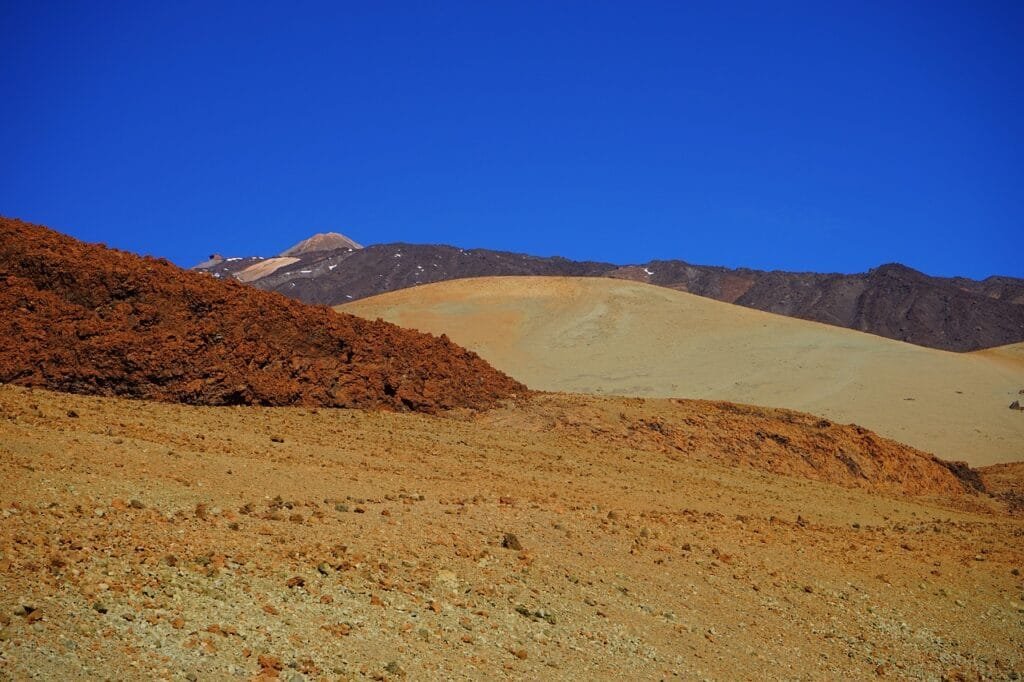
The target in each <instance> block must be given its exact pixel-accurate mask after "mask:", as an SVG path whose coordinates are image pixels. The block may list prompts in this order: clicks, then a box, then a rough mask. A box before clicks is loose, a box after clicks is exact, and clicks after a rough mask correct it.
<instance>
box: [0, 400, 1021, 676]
mask: <svg viewBox="0 0 1024 682" xmlns="http://www.w3.org/2000/svg"><path fill="white" fill-rule="evenodd" d="M757 432H760V433H761V436H760V437H758V436H757ZM823 438H824V439H825V440H820V439H823ZM826 442H827V443H831V444H832V446H833V447H837V448H839V450H838V451H839V452H845V453H846V454H847V457H848V462H849V465H844V466H838V467H836V466H832V463H830V462H829V461H828V460H829V459H834V458H828V457H820V458H817V459H816V458H814V457H811V458H807V457H805V456H804V455H802V454H801V449H802V448H805V447H811V444H812V443H826ZM820 454H821V455H824V454H826V453H825V452H821V453H820ZM872 462H874V463H875V464H876V465H879V466H878V467H877V468H875V467H871V466H870V464H871V463H872ZM835 463H836V464H838V462H835ZM885 463H888V464H891V465H892V466H893V467H894V468H893V469H892V470H891V471H889V472H885V471H884V467H882V466H881V465H882V464H885ZM766 467H769V468H771V469H773V470H774V471H777V472H781V473H772V472H771V471H769V469H768V468H766ZM858 469H860V470H861V473H860V475H857V474H856V473H855V472H856V471H857V470H858ZM829 472H830V473H829ZM888 474H893V475H894V476H893V477H892V478H890V477H889V475H888ZM814 476H817V477H821V478H822V479H823V480H811V478H809V477H814ZM0 480H2V481H3V485H2V487H0V510H2V515H3V524H2V526H0V529H2V530H0V578H2V580H3V590H2V592H0V677H3V678H6V679H26V678H30V677H36V678H40V679H66V680H73V679H83V680H85V679H89V680H91V679H116V680H121V679H168V680H172V679H173V680H181V679H186V678H187V679H252V678H260V679H274V678H279V679H285V680H306V679H310V680H313V679H316V680H319V679H332V680H333V679H401V678H403V677H408V678H409V679H437V678H448V679H484V678H490V679H493V678H501V679H566V680H569V679H610V678H618V679H675V678H679V679H723V680H724V679H765V678H772V679H822V680H825V679H855V678H857V679H863V678H874V677H876V676H879V677H882V678H890V677H891V678H897V679H898V678H913V679H938V678H940V677H945V678H946V679H976V678H984V679H1015V678H1012V677H1010V676H1011V674H1019V673H1020V672H1024V639H1022V632H1024V630H1022V626H1024V594H1022V592H1024V578H1022V577H1021V575H1020V570H1021V569H1022V568H1024V520H1022V519H1021V517H1020V516H1011V515H1008V514H1007V506H1006V505H1005V504H1004V503H1003V502H1001V501H999V500H995V499H993V498H991V497H989V496H987V495H984V494H977V493H974V492H972V489H971V487H970V486H969V485H965V484H964V483H963V482H961V481H960V480H959V479H958V478H957V477H956V476H954V475H952V473H951V472H950V471H948V470H947V469H946V468H945V467H942V466H940V465H939V464H937V463H935V461H934V460H932V459H931V458H930V457H929V456H927V455H923V454H921V453H916V452H915V451H912V450H909V449H907V448H903V447H902V446H898V445H896V444H893V443H890V442H888V441H884V440H882V439H877V438H874V437H872V436H870V434H868V433H866V432H859V431H857V430H856V429H853V428H851V427H840V426H837V425H833V424H828V423H827V422H826V423H821V422H820V420H818V419H817V418H813V417H803V416H801V415H796V414H793V413H787V412H782V411H772V410H758V409H754V408H742V407H738V406H730V405H727V404H714V403H701V402H691V401H669V400H642V399H623V398H596V397H582V396H567V395H542V396H537V397H534V398H530V399H529V400H528V401H525V402H521V403H519V404H517V405H513V404H509V405H507V406H505V407H502V408H498V409H496V410H493V411H489V412H486V413H472V412H468V411H463V412H458V413H449V414H447V415H445V416H430V415H418V414H396V413H389V412H366V411H358V410H331V409H320V410H316V409H308V408H256V407H190V406H180V405H171V404H160V403H152V402H144V401H129V400H123V399H118V398H98V397H87V396H73V395H67V394H58V393H51V392H48V391H42V390H32V389H25V388H20V387H13V386H6V387H0ZM851 486H857V487H851Z"/></svg>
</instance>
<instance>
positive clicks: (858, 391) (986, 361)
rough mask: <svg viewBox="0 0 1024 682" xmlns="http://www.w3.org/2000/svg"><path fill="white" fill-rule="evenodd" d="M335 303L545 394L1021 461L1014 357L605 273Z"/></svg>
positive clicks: (434, 288) (461, 284)
mask: <svg viewBox="0 0 1024 682" xmlns="http://www.w3.org/2000/svg"><path fill="white" fill-rule="evenodd" d="M338 309H339V310H343V311H345V312H349V313H354V314H357V315H361V316H363V317H369V318H375V317H382V318H384V319H386V320H388V321H391V322H395V323H397V324H399V325H402V326H405V327H413V328H416V329H420V330H423V331H429V332H432V333H435V334H441V333H445V334H447V335H448V336H449V337H451V339H452V340H453V341H455V342H457V343H459V344H462V345H464V346H466V347H468V348H471V349H473V350H475V351H477V352H478V353H479V354H480V355H481V356H483V357H484V358H485V359H487V360H488V361H490V362H491V363H492V364H494V365H495V366H496V367H498V368H500V369H502V370H504V371H506V372H508V373H509V374H511V375H513V376H514V377H516V378H517V379H520V380H522V381H524V382H526V383H527V384H528V385H529V386H530V387H532V388H536V389H542V390H555V391H573V392H583V393H604V394H619V395H638V396H652V397H655V396H656V397H670V396H678V397H698V398H711V399H721V400H731V401H736V402H743V403H754V404H759V405H767V406H775V407H787V408H792V409H797V410H802V411H806V412H812V413H815V414H819V415H822V416H825V417H828V418H830V419H832V420H835V421H839V422H844V423H849V422H852V423H857V424H861V425H863V426H866V427H868V428H871V429H873V430H876V431H878V432H880V433H882V434H884V435H887V436H890V437H892V438H896V439H898V440H900V441H903V442H905V443H908V444H911V445H914V446H916V447H919V448H921V449H924V450H928V451H931V452H934V453H936V454H938V455H939V456H941V457H944V458H947V459H956V460H964V461H967V462H969V463H971V464H972V465H976V466H980V465H985V464H992V463H997V462H1008V461H1015V460H1024V413H1022V412H1018V411H1015V410H1010V409H1008V406H1009V404H1010V402H1011V401H1012V400H1014V399H1015V398H1016V397H1017V393H1018V391H1019V390H1021V389H1024V363H1018V362H1016V361H1015V360H1014V359H1013V358H1014V357H1016V356H1015V355H1014V353H1013V351H1012V350H1009V351H1004V352H1002V353H987V354H986V353H973V354H956V353H948V352H944V351H938V350H932V349H928V348H922V347H919V346H913V345H910V344H906V343H900V342H898V341H891V340H889V339H884V338H881V337H877V336H872V335H869V334H863V333H860V332H855V331H851V330H847V329H841V328H838V327H831V326H828V325H823V324H817V323H814V322H807V321H803V320H795V319H792V318H787V317H782V316H779V315H772V314H770V313H763V312H760V311H756V310H750V309H747V308H742V307H740V306H735V305H729V304H726V303H720V302H718V301H713V300H710V299H707V298H702V297H699V296H694V295H691V294H686V293H682V292H677V291H673V290H669V289H665V288H661V287H655V286H650V285H646V284H639V283H634V282H625V281H618V280H609V279H596V278H595V279H589V278H587V279H573V278H549V277H500V278H497V277H496V278H479V279H466V280H457V281H451V282H442V283H439V284H432V285H427V286H421V287H415V288H412V289H405V290H402V291H397V292H391V293H388V294H384V295H381V296H375V297H373V298H369V299H364V300H361V301H357V302H354V303H351V304H347V305H344V306H339V307H338ZM1008 357H1009V358H1010V359H1007V358H1008Z"/></svg>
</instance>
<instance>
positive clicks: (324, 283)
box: [204, 244, 1024, 351]
mask: <svg viewBox="0 0 1024 682" xmlns="http://www.w3.org/2000/svg"><path fill="white" fill-rule="evenodd" d="M259 262H260V259H254V258H246V259H236V260H228V261H222V262H221V263H219V264H217V265H215V266H213V267H206V268H204V269H206V270H207V271H209V272H212V273H214V274H215V275H216V276H219V277H229V276H232V275H234V276H240V273H241V272H242V271H243V270H244V269H245V268H248V267H251V266H253V264H256V263H259ZM250 272H252V271H250ZM495 275H551V276H563V277H569V276H572V277H616V278H622V279H631V280H637V281H642V282H648V283H650V284H656V285H659V286H665V287H669V288H672V289H678V290H681V291H688V292H690V293H694V294H698V295H700V296H707V297H709V298H714V299H717V300H720V301H726V302H728V303H735V304H737V305H742V306H746V307H748V308H755V309H758V310H764V311H767V312H772V313H777V314H780V315H787V316H790V317H799V318H802V319H807V320H814V321H817V322H824V323H826V324H832V325H836V326H840V327H847V328H850V329H857V330H859V331H864V332H868V333H871V334H877V335H879V336H885V337H887V338H892V339H898V340H901V341H907V342H909V343H914V344H917V345H920V346H928V347H931V348H939V349H943V350H952V351H971V350H978V349H981V348H988V347H992V346H1000V345H1005V344H1009V343H1017V342H1019V341H1024V280H1020V279H1015V278H1012V277H989V278H988V279H985V280H982V281H975V280H970V279H965V278H941V277H931V276H928V275H925V274H923V273H921V272H918V271H916V270H913V269H911V268H908V267H905V266H902V265H895V264H894V265H884V266H881V267H879V268H876V269H874V270H871V271H869V272H866V273H860V274H853V275H844V274H821V273H806V272H781V271H771V272H766V271H761V270H749V269H743V268H741V269H735V270H734V269H729V268H724V267H716V266H706V265H692V264H690V263H686V262H684V261H679V260H656V261H651V262H649V263H646V264H644V265H631V266H618V265H613V264H610V263H598V262H577V261H571V260H566V259H564V258H540V257H536V256H528V255H524V254H516V253H508V252H501V251H489V250H487V249H459V248H456V247H451V246H434V245H422V244H378V245H375V246H369V247H366V248H365V249H361V250H347V249H341V250H336V251H328V252H317V253H311V254H306V255H303V256H302V257H301V258H300V259H299V260H298V261H297V262H294V263H282V264H281V265H280V267H277V268H276V269H274V270H273V271H272V272H270V274H268V275H265V276H262V277H259V278H256V279H254V280H253V281H252V283H253V284H255V285H256V286H257V287H259V288H262V289H268V290H272V291H278V292H281V293H283V294H285V295H287V296H290V297H292V298H296V299H299V300H301V301H306V302H308V303H321V304H325V305H337V304H339V303H345V302H348V301H353V300H357V299H360V298H365V297H367V296H373V295H376V294H380V293H384V292H386V291H393V290H395V289H402V288H406V287H411V286H416V285H418V284H427V283H430V282H439V281H444V280H450V279H461V278H465V277H482V276H495Z"/></svg>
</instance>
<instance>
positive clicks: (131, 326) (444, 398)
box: [0, 218, 526, 412]
mask: <svg viewBox="0 0 1024 682" xmlns="http://www.w3.org/2000/svg"><path fill="white" fill-rule="evenodd" d="M0 310H2V311H3V315H2V316H0V339H2V340H3V343H0V381H2V382H7V383H14V384H20V385H25V386H40V387H46V388H52V389H56V390H62V391H69V392H73V393H87V394H98V395H120V396H128V397H133V398H147V399H151V400H162V401H171V402H184V403H192V404H200V405H225V404H226V405H232V404H244V405H250V404H255V405H312V406H333V407H361V408H366V407H387V408H392V409H408V410H417V411H424V412H430V411H435V410H438V409H448V408H452V407H469V408H481V407H488V406H491V405H494V404H495V403H496V402H497V401H498V400H500V399H503V398H507V397H509V396H511V395H515V394H518V393H521V392H523V391H525V390H526V389H525V387H524V386H523V385H522V384H520V383H519V382H517V381H515V380H513V379H511V378H509V377H507V376H505V375H504V374H502V373H500V372H498V371H496V370H494V369H493V368H492V367H490V366H489V365H488V364H487V363H486V362H484V361H483V360H481V359H480V358H479V357H478V356H477V355H476V354H475V353H472V352H469V351H466V350H465V349H463V348H460V347H458V346H456V345H455V344H453V343H452V342H450V341H449V340H448V339H447V338H440V339H439V338H435V337H433V336H430V335H427V334H422V333H417V332H413V331H409V330H406V329H400V328H398V327H395V326H394V325H391V324H387V323H385V322H380V321H367V320H362V319H359V318H356V317H353V316H351V315H344V314H337V313H335V312H333V311H331V310H330V309H328V308H323V307H319V308H318V307H313V306H307V305H303V304H301V303H298V302H297V301H294V300H291V299H288V298H286V297H284V296H281V295H280V294H274V293H270V292H264V291H259V290H257V289H254V288H252V287H247V286H244V285H242V284H239V283H237V282H234V281H221V280H218V279H216V278H214V277H212V276H209V275H205V274H200V273H195V272H186V271H184V270H181V269H180V268H177V267H175V266H174V265H172V264H171V263H168V262H167V261H164V260H158V259H152V258H140V257H139V256H136V255H134V254H130V253H125V252H121V251H115V250H113V249H108V248H106V247H104V246H102V245H97V244H83V243H82V242H79V241H77V240H75V239H72V238H71V237H67V236H65V235H62V234H59V233H57V232H54V231H52V230H49V229H47V228H45V227H41V226H39V225H32V224H29V223H25V222H21V221H19V220H11V219H6V218H0Z"/></svg>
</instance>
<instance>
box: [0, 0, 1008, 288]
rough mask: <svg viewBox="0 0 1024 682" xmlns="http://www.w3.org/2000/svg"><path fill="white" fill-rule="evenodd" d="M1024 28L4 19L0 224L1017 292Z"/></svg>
mask: <svg viewBox="0 0 1024 682" xmlns="http://www.w3.org/2000/svg"><path fill="white" fill-rule="evenodd" d="M1021 36H1024V3H1022V2H1018V1H1011V2H983V1H978V0H975V1H966V0H965V1H964V2H955V3H948V2H920V3H914V2H865V1H864V0H856V1H855V2H842V1H837V2H819V1H815V2H806V3H792V2H784V1H781V2H767V1H763V2H751V3H725V2H693V3H690V2H667V3H652V2H637V3H627V2H621V1H619V2H600V1H587V2H579V3H569V2H546V1H545V2H536V3H533V2H508V3H492V2H476V1H474V2H465V3H461V2H422V3H388V2H360V3H344V2H332V3H322V4H321V3H307V2H287V3H285V2H279V3H259V2H255V3H249V2H238V3H211V2H190V1H185V2H161V3H157V2H145V1H143V2H130V3H123V4H122V3H116V2H67V3H49V2H45V1H42V0H34V1H31V2H25V1H19V2H11V1H10V0H0V44H2V45H3V51H2V56H0V87H2V91H3V93H4V104H3V106H2V109H0V149H2V150H3V155H2V158H3V161H2V164H0V214H3V215H8V216H16V217H20V218H23V219H26V220H30V221H33V222H39V223H43V224H47V225H50V226H52V227H54V228H57V229H59V230H62V231H65V232H68V233H70V234H72V235H74V236H76V237H79V238H83V239H86V240H89V241H102V242H106V243H107V244H110V245H112V246H117V247H120V248H125V249H130V250H133V251H138V252H144V253H151V254H156V255H163V256H166V257H168V258H170V259H171V260H173V261H175V262H177V263H179V264H182V265H192V264H194V263H196V262H198V261H200V260H202V259H203V258H204V257H205V256H206V255H207V254H208V253H210V252H212V251H219V252H223V253H225V254H234V255H242V254H250V253H254V252H255V253H262V254H272V253H275V252H277V251H280V250H281V249H283V248H284V247H286V246H288V245H290V244H291V243H293V242H295V241H298V240H299V239H301V238H304V237H306V236H308V235H309V234H311V233H312V232H314V231H326V230H336V231H341V232H344V233H346V234H348V235H349V236H351V237H353V238H355V239H357V240H359V241H362V242H367V243H374V242H385V241H409V242H430V243H450V244H455V245H458V246H463V247H476V246H479V247H488V248H496V249H509V250H514V251H523V252H529V253H534V254H539V255H554V254H559V255H564V256H567V257H572V258H578V259H583V258H589V259H596V260H607V261H613V262H618V263H627V262H640V261H645V260H648V259H651V258H682V259H685V260H689V261H691V262H696V263H708V264H723V265H731V266H740V265H742V266H750V267H757V268H775V269H795V270H823V271H847V272H849V271H858V270H863V269H866V268H869V267H872V266H875V265H878V264H880V263H883V262H889V261H901V262H904V263H907V264H908V265H911V266H913V267H916V268H918V269H921V270H924V271H926V272H929V273H932V274H938V275H955V274H963V275H969V276H974V277H984V276H987V275H990V274H1008V275H1016V276H1024V91H1022V89H1024V39H1022V37H1021Z"/></svg>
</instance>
